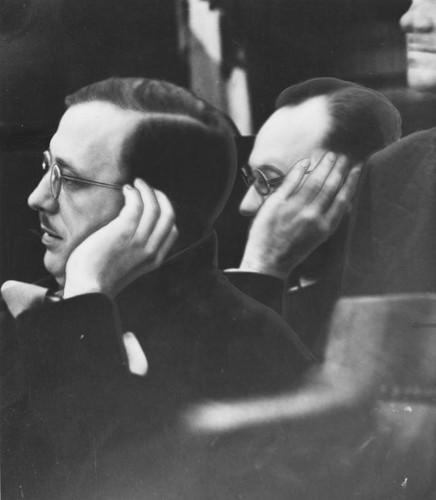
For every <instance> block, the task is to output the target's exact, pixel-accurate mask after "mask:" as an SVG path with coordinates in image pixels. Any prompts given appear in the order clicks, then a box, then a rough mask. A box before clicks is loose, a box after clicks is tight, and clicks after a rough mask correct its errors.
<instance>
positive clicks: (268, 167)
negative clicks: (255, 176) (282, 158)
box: [245, 163, 285, 175]
mask: <svg viewBox="0 0 436 500" xmlns="http://www.w3.org/2000/svg"><path fill="white" fill-rule="evenodd" d="M245 168H247V169H248V170H250V172H253V170H261V171H262V172H264V171H266V173H268V171H270V172H272V173H274V174H276V175H285V174H284V173H283V172H282V171H281V170H280V169H279V168H278V167H275V166H274V165H269V164H267V163H266V164H264V165H259V166H258V167H256V168H253V167H252V166H250V165H248V164H247V165H245Z"/></svg>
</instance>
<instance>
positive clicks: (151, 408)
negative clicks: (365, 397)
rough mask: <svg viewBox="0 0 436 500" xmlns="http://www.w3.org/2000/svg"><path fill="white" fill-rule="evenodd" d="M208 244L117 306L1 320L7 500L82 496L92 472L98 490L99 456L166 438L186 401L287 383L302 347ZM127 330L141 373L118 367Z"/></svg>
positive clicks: (38, 311)
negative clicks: (234, 281) (142, 360)
mask: <svg viewBox="0 0 436 500" xmlns="http://www.w3.org/2000/svg"><path fill="white" fill-rule="evenodd" d="M214 250H215V241H214V238H213V237H208V238H205V239H204V240H203V241H201V242H199V243H198V244H197V245H195V246H194V247H193V248H191V249H188V250H187V251H185V252H184V253H183V254H182V255H180V256H179V257H177V258H175V259H173V260H172V261H170V262H168V263H167V264H166V265H164V266H163V267H161V268H159V269H158V270H156V271H154V272H152V273H150V274H148V275H145V276H143V277H142V278H141V279H139V280H137V281H136V282H135V283H133V284H132V285H131V286H129V287H128V288H127V289H125V290H124V291H123V292H122V293H121V294H120V295H119V296H118V297H117V298H116V300H115V301H112V300H110V299H108V298H107V297H106V296H104V295H101V294H89V295H82V296H77V297H74V298H71V299H67V300H64V301H60V302H58V303H47V304H45V305H44V306H42V307H38V308H35V309H32V310H28V311H26V312H24V313H22V314H21V315H20V316H18V318H17V319H16V320H12V319H11V318H10V317H6V318H4V321H3V332H2V341H3V349H2V482H3V484H2V486H3V493H4V498H7V499H9V498H21V496H23V497H24V498H31V499H32V500H33V499H38V498H44V499H45V500H47V499H51V498H69V497H68V495H70V496H71V497H77V498H81V496H80V489H81V487H80V484H81V477H85V476H86V477H89V474H90V471H91V473H92V474H91V477H92V478H93V479H92V480H93V481H94V482H95V488H96V491H98V488H99V484H104V483H105V474H106V473H107V471H105V469H104V467H99V464H102V463H104V457H105V455H106V454H111V455H112V456H113V455H114V453H115V456H117V455H116V454H117V453H118V451H120V457H121V456H122V453H121V452H122V449H123V448H124V447H125V446H127V445H131V444H132V443H133V444H135V443H138V445H139V443H142V444H144V443H146V442H147V439H149V438H150V437H151V436H153V437H155V436H156V435H159V433H162V434H164V433H165V432H166V431H167V430H168V429H171V426H172V422H173V420H174V419H175V417H176V416H177V414H178V410H179V409H181V408H183V407H185V406H186V405H187V404H189V403H194V402H198V401H201V400H206V399H210V398H226V399H229V398H232V397H241V396H245V395H256V394H268V393H271V392H277V391H281V390H287V389H289V388H290V387H292V386H293V385H294V384H295V383H296V381H297V380H298V378H299V375H300V374H301V373H302V372H303V371H304V369H305V368H306V366H307V364H308V358H307V356H306V352H305V350H304V347H303V346H302V345H301V343H300V342H299V340H298V338H297V337H296V336H295V334H294V333H293V332H292V331H291V330H290V329H289V328H288V327H287V325H286V324H285V323H284V322H283V321H282V320H281V319H280V318H279V317H278V315H276V314H275V313H274V312H272V311H271V310H269V309H267V308H265V307H263V306H262V305H260V304H258V303H257V302H255V301H254V300H252V299H250V298H248V297H246V296H245V295H243V294H242V293H241V292H239V291H238V290H237V289H236V288H234V287H233V286H232V285H231V284H230V283H229V282H228V281H227V279H226V278H225V277H224V276H223V275H222V273H221V272H220V271H218V270H217V269H216V267H215V266H214V264H213V261H214ZM126 331H130V332H133V333H134V334H135V335H136V337H137V338H138V340H139V342H140V344H141V346H142V349H143V351H144V353H145V355H146V358H147V361H148V365H149V369H148V372H147V374H146V375H145V377H139V376H135V375H132V374H130V373H129V371H128V369H127V367H126V358H125V355H124V348H123V345H122V337H121V336H122V333H124V332H126ZM120 460H122V459H121V458H120ZM112 465H113V463H112ZM120 465H122V466H123V467H122V468H123V470H127V469H128V465H127V466H126V464H124V463H123V464H121V463H120ZM88 486H89V484H88Z"/></svg>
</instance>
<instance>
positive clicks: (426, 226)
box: [342, 128, 436, 295]
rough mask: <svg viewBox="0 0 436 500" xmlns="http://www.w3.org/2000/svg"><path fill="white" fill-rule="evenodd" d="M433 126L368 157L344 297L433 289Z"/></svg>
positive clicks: (435, 285)
mask: <svg viewBox="0 0 436 500" xmlns="http://www.w3.org/2000/svg"><path fill="white" fill-rule="evenodd" d="M435 193H436V128H433V129H430V130H426V131H422V132H416V133H414V134H411V135H409V136H407V137H405V138H403V139H401V140H400V141H398V142H396V143H394V144H392V145H390V146H389V147H387V148H386V149H384V150H383V151H380V152H379V153H377V154H376V155H374V156H372V157H371V159H370V161H369V162H368V164H367V165H366V167H365V171H364V173H363V175H362V178H361V182H360V185H359V190H358V199H357V200H356V203H355V210H354V213H353V214H352V218H351V227H350V237H349V241H348V243H347V250H346V255H347V256H346V261H345V266H344V275H343V286H342V294H343V295H380V294H388V293H410V292H434V291H436V230H435V228H436V197H435Z"/></svg>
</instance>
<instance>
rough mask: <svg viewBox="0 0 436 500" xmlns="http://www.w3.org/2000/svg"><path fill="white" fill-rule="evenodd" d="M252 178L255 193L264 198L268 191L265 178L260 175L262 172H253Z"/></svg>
mask: <svg viewBox="0 0 436 500" xmlns="http://www.w3.org/2000/svg"><path fill="white" fill-rule="evenodd" d="M252 178H253V180H252V184H254V187H255V189H256V191H257V192H258V193H259V194H261V195H263V196H266V195H267V194H268V193H269V190H270V187H269V184H268V180H267V179H266V177H265V176H264V175H263V174H262V172H260V170H255V171H254V172H253V174H252Z"/></svg>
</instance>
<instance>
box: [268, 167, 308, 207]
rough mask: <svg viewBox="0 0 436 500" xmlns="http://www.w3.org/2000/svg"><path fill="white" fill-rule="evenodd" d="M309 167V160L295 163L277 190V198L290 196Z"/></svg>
mask: <svg viewBox="0 0 436 500" xmlns="http://www.w3.org/2000/svg"><path fill="white" fill-rule="evenodd" d="M309 167H310V160H309V159H308V158H304V159H302V160H299V161H297V163H296V164H295V165H294V166H293V167H292V168H291V170H290V171H289V172H288V173H287V175H286V177H285V178H284V180H283V182H282V184H281V185H280V186H279V187H278V188H277V190H276V193H277V196H283V197H284V198H288V197H290V196H292V195H293V194H294V193H295V192H296V191H297V189H298V187H299V186H300V184H301V181H302V180H303V178H304V174H305V173H306V172H307V169H308V168H309Z"/></svg>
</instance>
